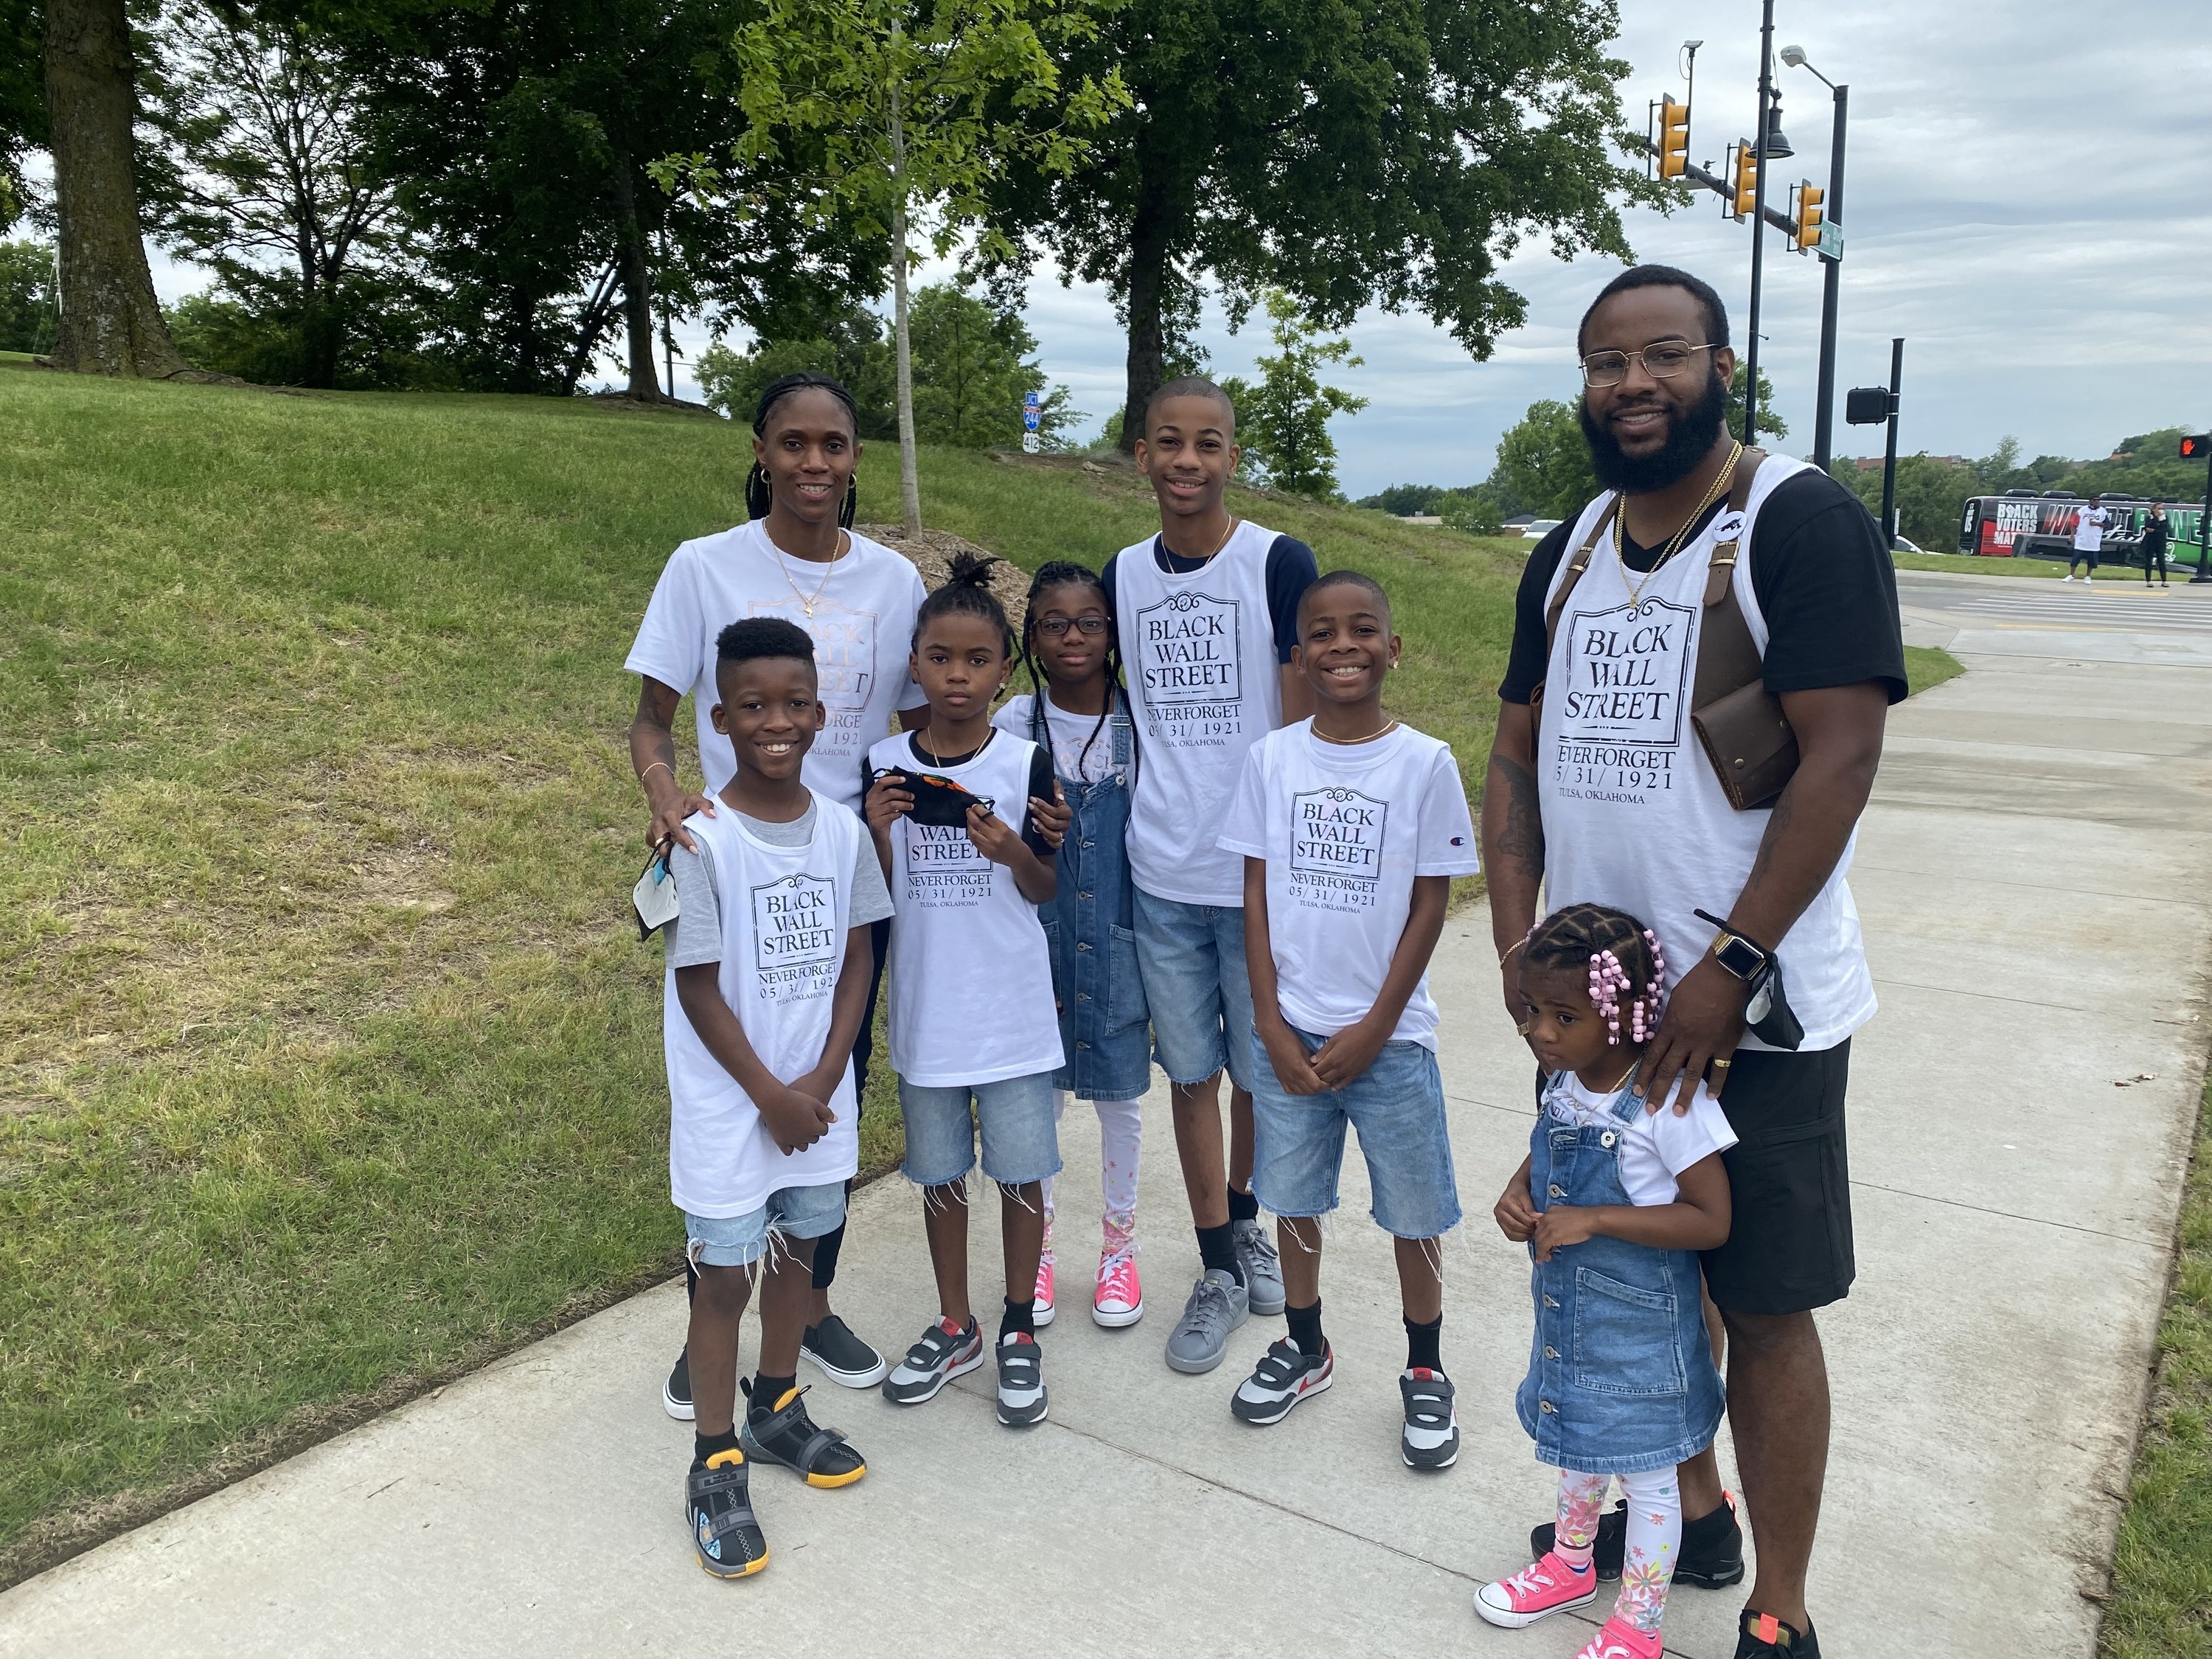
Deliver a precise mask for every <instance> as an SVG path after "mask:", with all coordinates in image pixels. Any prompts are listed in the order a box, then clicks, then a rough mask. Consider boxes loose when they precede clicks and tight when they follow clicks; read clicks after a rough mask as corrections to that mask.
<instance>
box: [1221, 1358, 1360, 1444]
mask: <svg viewBox="0 0 2212 1659" xmlns="http://www.w3.org/2000/svg"><path fill="white" fill-rule="evenodd" d="M1335 1381H1336V1368H1335V1367H1334V1365H1332V1366H1330V1367H1329V1369H1328V1372H1327V1373H1326V1374H1325V1375H1324V1376H1322V1379H1321V1381H1320V1382H1318V1383H1310V1384H1308V1385H1307V1386H1306V1387H1305V1388H1304V1389H1300V1390H1299V1391H1298V1392H1297V1393H1296V1394H1294V1395H1290V1396H1289V1397H1287V1398H1286V1399H1284V1400H1282V1401H1279V1402H1278V1404H1277V1405H1276V1406H1274V1407H1266V1408H1265V1409H1267V1411H1268V1412H1269V1413H1270V1414H1269V1415H1267V1416H1266V1417H1252V1416H1247V1415H1246V1414H1245V1413H1243V1412H1240V1411H1237V1410H1236V1409H1235V1408H1234V1406H1233V1403H1232V1407H1231V1412H1230V1415H1231V1416H1232V1417H1234V1418H1235V1419H1237V1421H1238V1422H1239V1423H1249V1424H1250V1425H1252V1426H1253V1427H1254V1428H1255V1429H1264V1428H1267V1427H1269V1426H1271V1425H1274V1424H1277V1423H1279V1422H1281V1421H1282V1420H1283V1419H1285V1418H1286V1417H1288V1416H1289V1415H1290V1414H1291V1413H1292V1412H1293V1411H1295V1410H1297V1405H1298V1402H1299V1401H1301V1400H1310V1399H1312V1398H1313V1397H1314V1396H1315V1395H1317V1394H1324V1393H1326V1392H1328V1385H1329V1384H1330V1383H1334V1382H1335ZM1234 1400H1235V1396H1234V1395H1231V1401H1232V1402H1233V1401H1234Z"/></svg>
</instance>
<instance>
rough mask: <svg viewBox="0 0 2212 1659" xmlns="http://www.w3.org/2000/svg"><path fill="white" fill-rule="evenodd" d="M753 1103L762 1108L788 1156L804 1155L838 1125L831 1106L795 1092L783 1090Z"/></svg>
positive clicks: (762, 1117)
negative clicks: (793, 1154) (795, 1153)
mask: <svg viewBox="0 0 2212 1659" xmlns="http://www.w3.org/2000/svg"><path fill="white" fill-rule="evenodd" d="M754 1104H755V1105H756V1106H757V1107H758V1108H759V1109H760V1115H761V1121H762V1122H763V1123H765V1124H767V1125H768V1132H769V1134H770V1135H772V1136H774V1137H775V1144H776V1145H777V1146H781V1148H783V1150H784V1151H785V1152H805V1150H806V1149H807V1148H808V1147H809V1146H812V1145H813V1144H814V1143H815V1142H816V1141H817V1140H819V1139H822V1137H823V1136H824V1135H826V1134H828V1133H829V1126H830V1125H831V1124H833V1123H835V1122H836V1121H837V1114H836V1113H835V1112H833V1111H831V1110H830V1109H829V1107H828V1106H826V1105H824V1104H823V1103H822V1102H821V1101H818V1100H817V1099H815V1098H814V1097H813V1096H811V1095H808V1094H802V1093H800V1092H799V1090H797V1089H795V1088H786V1089H783V1090H781V1091H779V1092H778V1093H777V1094H776V1095H775V1096H774V1097H770V1098H769V1099H766V1100H757V1101H755V1102H754Z"/></svg>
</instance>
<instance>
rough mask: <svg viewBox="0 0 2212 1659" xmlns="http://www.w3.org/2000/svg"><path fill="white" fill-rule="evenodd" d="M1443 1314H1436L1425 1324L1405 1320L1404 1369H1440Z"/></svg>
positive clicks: (1441, 1368) (1441, 1361)
mask: <svg viewBox="0 0 2212 1659" xmlns="http://www.w3.org/2000/svg"><path fill="white" fill-rule="evenodd" d="M1443 1342H1444V1316H1443V1315H1442V1314H1438V1315H1437V1316H1436V1317H1435V1318H1434V1319H1431V1321H1430V1322H1428V1323H1427V1324H1425V1325H1416V1324H1415V1323H1414V1322H1413V1321H1412V1320H1410V1319H1408V1320H1407V1321H1406V1369H1407V1370H1409V1371H1418V1370H1431V1371H1440V1370H1443V1368H1444V1362H1443Z"/></svg>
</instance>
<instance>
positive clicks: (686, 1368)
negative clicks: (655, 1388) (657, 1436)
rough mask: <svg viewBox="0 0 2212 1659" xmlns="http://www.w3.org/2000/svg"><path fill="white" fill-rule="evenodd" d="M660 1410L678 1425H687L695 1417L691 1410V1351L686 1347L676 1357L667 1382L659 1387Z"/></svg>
mask: <svg viewBox="0 0 2212 1659" xmlns="http://www.w3.org/2000/svg"><path fill="white" fill-rule="evenodd" d="M660 1409H661V1410H663V1411H665V1412H666V1413H668V1414H669V1415H670V1416H671V1417H672V1418H674V1419H676V1420H677V1421H678V1422H679V1423H689V1422H690V1421H691V1419H692V1418H693V1416H694V1415H695V1413H693V1412H692V1409H691V1350H690V1348H688V1347H687V1348H685V1349H684V1350H683V1351H682V1352H679V1353H678V1355H677V1356H676V1364H674V1366H672V1367H671V1369H670V1370H669V1373H668V1381H666V1382H665V1383H662V1384H661V1385H660Z"/></svg>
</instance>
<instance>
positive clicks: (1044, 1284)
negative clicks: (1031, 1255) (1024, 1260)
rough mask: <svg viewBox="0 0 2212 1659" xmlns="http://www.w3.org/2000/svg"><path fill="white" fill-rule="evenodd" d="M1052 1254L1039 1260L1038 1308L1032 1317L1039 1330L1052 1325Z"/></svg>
mask: <svg viewBox="0 0 2212 1659" xmlns="http://www.w3.org/2000/svg"><path fill="white" fill-rule="evenodd" d="M1053 1312H1054V1309H1053V1305H1052V1252H1051V1251H1050V1250H1047V1251H1046V1252H1045V1253H1044V1254H1043V1255H1042V1256H1040V1257H1038V1258H1037V1282H1036V1309H1035V1310H1034V1311H1033V1312H1032V1313H1031V1314H1030V1320H1031V1322H1033V1323H1034V1324H1035V1325H1036V1328H1038V1329H1039V1330H1042V1329H1043V1328H1045V1327H1046V1326H1048V1325H1049V1324H1051V1323H1052V1316H1053Z"/></svg>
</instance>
